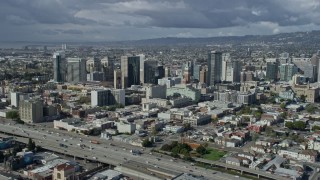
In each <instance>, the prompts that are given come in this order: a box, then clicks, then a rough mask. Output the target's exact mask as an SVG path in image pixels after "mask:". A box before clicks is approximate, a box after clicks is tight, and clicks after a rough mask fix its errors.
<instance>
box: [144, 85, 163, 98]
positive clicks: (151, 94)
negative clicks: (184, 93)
mask: <svg viewBox="0 0 320 180" xmlns="http://www.w3.org/2000/svg"><path fill="white" fill-rule="evenodd" d="M166 93H167V87H166V85H153V86H147V87H146V98H160V99H165V98H166Z"/></svg>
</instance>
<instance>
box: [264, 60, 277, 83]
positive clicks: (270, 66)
mask: <svg viewBox="0 0 320 180" xmlns="http://www.w3.org/2000/svg"><path fill="white" fill-rule="evenodd" d="M278 67H279V64H278V63H277V62H267V69H266V79H267V80H277V78H278Z"/></svg>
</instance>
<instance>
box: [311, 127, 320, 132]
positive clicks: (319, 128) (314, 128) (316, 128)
mask: <svg viewBox="0 0 320 180" xmlns="http://www.w3.org/2000/svg"><path fill="white" fill-rule="evenodd" d="M318 130H320V126H313V127H312V131H318Z"/></svg>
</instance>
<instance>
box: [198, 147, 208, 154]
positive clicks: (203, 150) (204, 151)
mask: <svg viewBox="0 0 320 180" xmlns="http://www.w3.org/2000/svg"><path fill="white" fill-rule="evenodd" d="M196 152H197V153H199V154H201V155H205V154H207V153H208V151H207V149H206V148H205V147H203V146H199V147H197V149H196Z"/></svg>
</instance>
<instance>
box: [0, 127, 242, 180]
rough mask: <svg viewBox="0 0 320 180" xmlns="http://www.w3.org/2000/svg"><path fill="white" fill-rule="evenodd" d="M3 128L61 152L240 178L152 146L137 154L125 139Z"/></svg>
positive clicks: (226, 179)
mask: <svg viewBox="0 0 320 180" xmlns="http://www.w3.org/2000/svg"><path fill="white" fill-rule="evenodd" d="M0 131H1V132H4V133H9V134H13V135H17V136H22V137H26V138H27V137H30V138H32V139H33V140H34V141H35V142H36V144H38V145H40V146H42V147H45V148H46V149H49V150H51V151H56V152H61V153H64V154H69V155H72V156H75V157H80V158H84V159H89V160H94V161H98V162H102V163H106V164H111V165H114V166H121V165H122V164H125V163H126V162H128V161H130V162H137V163H143V164H148V165H149V167H150V168H159V170H160V169H163V170H167V171H171V172H175V173H183V172H186V173H192V174H195V175H198V176H204V177H205V178H207V179H219V180H232V179H239V177H235V176H232V175H229V174H225V173H221V172H217V171H213V170H208V169H204V168H200V167H194V166H191V165H190V164H189V163H185V162H183V161H180V160H177V161H175V162H173V161H172V159H170V158H169V157H167V156H163V157H161V158H156V157H155V156H154V155H153V154H149V153H148V152H149V151H148V150H145V151H143V152H144V153H143V154H142V155H140V156H137V155H133V154H132V153H130V149H137V147H134V146H131V145H128V144H125V143H119V142H117V143H116V142H112V144H113V145H110V144H109V142H101V144H92V143H90V140H93V139H92V138H86V137H84V136H82V135H78V134H73V135H72V136H70V135H67V134H64V133H53V132H52V131H49V130H48V129H47V128H35V127H30V126H28V127H27V126H25V125H18V124H16V125H13V124H10V123H8V124H2V125H1V126H0ZM80 138H81V142H80ZM96 140H97V139H96ZM59 144H64V145H66V146H67V147H60V145H59ZM77 144H84V145H85V147H84V148H81V147H79V146H78V145H77ZM241 179H244V178H241Z"/></svg>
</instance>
